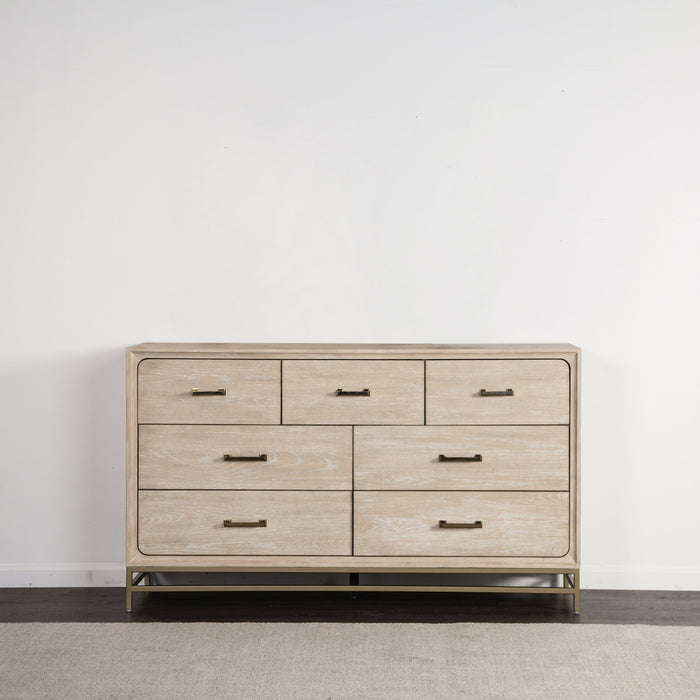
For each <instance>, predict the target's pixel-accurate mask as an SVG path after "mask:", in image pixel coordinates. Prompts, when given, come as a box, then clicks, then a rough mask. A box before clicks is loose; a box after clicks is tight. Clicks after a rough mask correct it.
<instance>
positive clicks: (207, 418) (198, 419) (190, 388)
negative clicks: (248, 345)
mask: <svg viewBox="0 0 700 700" xmlns="http://www.w3.org/2000/svg"><path fill="white" fill-rule="evenodd" d="M195 389H196V390H198V391H194V390H195ZM209 392H213V393H209ZM219 392H220V393H219ZM138 420H139V423H279V422H280V361H279V360H155V359H153V360H142V361H141V363H140V364H139V370H138Z"/></svg>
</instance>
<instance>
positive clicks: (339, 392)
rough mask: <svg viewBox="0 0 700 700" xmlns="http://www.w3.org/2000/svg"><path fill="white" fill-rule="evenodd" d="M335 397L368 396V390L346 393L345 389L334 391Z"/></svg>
mask: <svg viewBox="0 0 700 700" xmlns="http://www.w3.org/2000/svg"><path fill="white" fill-rule="evenodd" d="M335 395H336V396H369V389H362V390H361V391H346V390H345V389H336V390H335Z"/></svg>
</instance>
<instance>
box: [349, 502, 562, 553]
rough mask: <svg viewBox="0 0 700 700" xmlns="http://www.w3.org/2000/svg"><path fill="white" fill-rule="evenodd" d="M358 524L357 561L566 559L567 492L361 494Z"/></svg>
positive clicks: (357, 514) (356, 513) (356, 535)
mask: <svg viewBox="0 0 700 700" xmlns="http://www.w3.org/2000/svg"><path fill="white" fill-rule="evenodd" d="M441 521H443V522H442V525H441ZM354 523H355V524H354V528H355V555H357V556H392V555H403V556H455V557H470V556H500V557H561V556H564V555H565V554H566V553H567V552H568V550H569V494H568V492H537V491H534V492H518V493H514V492H504V491H495V492H487V491H480V492H446V491H364V492H356V493H355V518H354ZM467 526H471V527H467Z"/></svg>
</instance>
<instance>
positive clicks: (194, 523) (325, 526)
mask: <svg viewBox="0 0 700 700" xmlns="http://www.w3.org/2000/svg"><path fill="white" fill-rule="evenodd" d="M351 502H352V497H351V494H350V493H349V492H346V491H141V492H139V515H138V542H139V549H140V550H141V552H142V553H143V554H153V555H156V554H162V555H168V554H170V555H178V554H180V555H188V554H193V555H199V554H209V555H246V554H251V555H257V554H261V555H262V554H267V555H275V554H279V555H309V556H314V555H319V556H320V555H349V554H351V553H352V552H351V550H352V544H351V529H352V524H351V523H352V513H351V511H352V505H351ZM225 520H228V521H231V522H232V523H259V522H260V521H265V527H260V526H257V527H241V526H234V527H226V526H224V521H225Z"/></svg>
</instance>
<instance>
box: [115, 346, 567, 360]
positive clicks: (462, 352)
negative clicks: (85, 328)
mask: <svg viewBox="0 0 700 700" xmlns="http://www.w3.org/2000/svg"><path fill="white" fill-rule="evenodd" d="M578 350H579V348H577V347H576V346H575V345H571V344H569V343H481V344H474V343H471V344H469V343H455V344H446V343H140V344H139V345H132V346H131V347H130V348H128V351H129V352H131V353H132V354H135V355H139V356H140V357H182V358H187V357H211V358H214V357H220V358H231V357H258V358H260V357H275V358H308V359H314V358H321V357H329V358H343V357H347V358H361V359H366V358H370V357H374V358H381V357H385V358H401V357H404V358H405V357H413V358H420V359H431V358H435V357H443V356H444V357H449V358H457V357H469V358H472V357H475V358H479V357H480V356H484V355H486V356H489V357H490V356H494V357H516V358H517V357H525V356H533V355H535V356H542V357H545V356H547V355H550V356H551V355H554V356H561V355H562V353H572V352H574V353H575V352H578Z"/></svg>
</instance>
